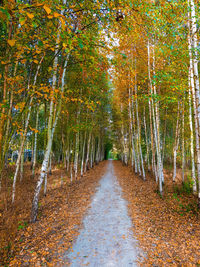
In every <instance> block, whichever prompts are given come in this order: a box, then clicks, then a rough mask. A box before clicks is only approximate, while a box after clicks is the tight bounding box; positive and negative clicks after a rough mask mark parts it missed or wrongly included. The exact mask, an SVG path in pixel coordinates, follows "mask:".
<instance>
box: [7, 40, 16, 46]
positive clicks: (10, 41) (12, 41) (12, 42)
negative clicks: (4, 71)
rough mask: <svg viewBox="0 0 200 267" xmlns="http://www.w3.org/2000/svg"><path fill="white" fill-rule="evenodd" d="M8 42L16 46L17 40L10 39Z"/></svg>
mask: <svg viewBox="0 0 200 267" xmlns="http://www.w3.org/2000/svg"><path fill="white" fill-rule="evenodd" d="M7 42H8V44H9V45H10V46H14V45H15V42H16V41H15V40H8V41H7Z"/></svg>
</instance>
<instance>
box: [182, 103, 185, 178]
mask: <svg viewBox="0 0 200 267" xmlns="http://www.w3.org/2000/svg"><path fill="white" fill-rule="evenodd" d="M184 106H185V105H184V102H183V104H182V182H184V180H185V179H184V178H185V139H184V137H185V136H184V130H185V114H184Z"/></svg>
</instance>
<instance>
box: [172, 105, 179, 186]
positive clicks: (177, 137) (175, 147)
mask: <svg viewBox="0 0 200 267" xmlns="http://www.w3.org/2000/svg"><path fill="white" fill-rule="evenodd" d="M179 113H180V112H179V102H178V111H177V122H176V133H175V142H174V149H173V150H174V170H173V182H175V179H176V156H177V150H178V145H179V128H180V127H179Z"/></svg>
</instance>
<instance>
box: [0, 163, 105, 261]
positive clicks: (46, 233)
mask: <svg viewBox="0 0 200 267" xmlns="http://www.w3.org/2000/svg"><path fill="white" fill-rule="evenodd" d="M106 166H107V162H101V163H100V164H99V165H97V166H95V167H94V168H93V169H91V170H89V171H88V172H87V173H86V174H85V175H84V176H83V177H82V178H80V179H78V180H77V181H74V182H73V183H70V179H69V178H68V177H67V176H66V174H65V171H64V170H62V169H60V168H54V169H53V171H52V175H50V176H49V177H48V187H47V195H46V196H44V194H43V193H42V194H41V198H40V202H39V214H38V221H36V223H34V224H30V223H29V220H30V209H31V202H32V199H33V193H34V188H35V184H36V181H37V177H35V179H32V178H31V172H30V166H26V167H25V173H26V175H25V177H24V178H23V180H22V182H21V183H20V182H18V183H17V188H16V201H15V204H14V206H12V204H11V190H9V191H8V192H7V191H5V190H2V194H1V195H0V197H1V202H0V204H1V205H0V244H1V249H0V266H47V265H48V266H56V264H57V263H58V262H59V258H58V255H61V254H62V253H63V251H66V250H68V249H69V248H70V247H71V246H72V242H73V240H74V239H75V238H76V236H77V235H78V233H79V228H80V226H81V224H82V219H83V215H84V214H85V212H86V210H87V209H88V206H89V205H90V202H91V196H92V195H93V194H94V192H95V191H96V188H97V185H98V181H99V179H100V178H101V177H102V175H103V174H104V172H105V170H106ZM13 171H14V168H13V170H12V169H11V168H10V169H9V173H6V175H7V176H11V175H12V173H13ZM61 175H62V181H63V183H61ZM11 182H12V180H11V181H10V186H11ZM3 186H5V185H4V184H3Z"/></svg>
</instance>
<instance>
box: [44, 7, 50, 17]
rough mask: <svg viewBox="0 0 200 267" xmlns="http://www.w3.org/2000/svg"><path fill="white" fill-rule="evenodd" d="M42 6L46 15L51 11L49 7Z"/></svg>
mask: <svg viewBox="0 0 200 267" xmlns="http://www.w3.org/2000/svg"><path fill="white" fill-rule="evenodd" d="M43 8H44V10H45V11H46V12H47V14H48V15H49V14H50V13H51V9H50V8H49V7H48V6H46V5H44V6H43Z"/></svg>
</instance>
